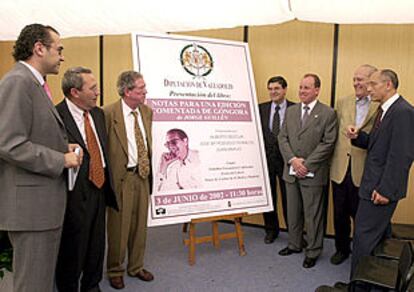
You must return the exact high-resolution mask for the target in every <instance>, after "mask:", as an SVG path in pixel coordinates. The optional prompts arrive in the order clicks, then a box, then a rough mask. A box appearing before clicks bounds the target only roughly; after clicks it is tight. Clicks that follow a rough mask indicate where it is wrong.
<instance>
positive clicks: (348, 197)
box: [332, 167, 359, 254]
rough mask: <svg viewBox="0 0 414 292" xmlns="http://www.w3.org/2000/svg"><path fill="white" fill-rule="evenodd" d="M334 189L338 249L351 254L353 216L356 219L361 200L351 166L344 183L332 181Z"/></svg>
mask: <svg viewBox="0 0 414 292" xmlns="http://www.w3.org/2000/svg"><path fill="white" fill-rule="evenodd" d="M332 190H333V204H334V228H335V247H336V251H338V252H342V253H344V254H349V253H350V251H351V248H350V246H351V237H350V236H351V218H352V219H353V220H354V221H355V216H356V212H357V209H358V202H359V196H358V191H359V188H358V187H356V186H355V185H354V183H353V182H352V176H351V171H350V167H348V171H347V172H346V175H345V178H344V180H343V181H342V183H340V184H337V183H335V182H332Z"/></svg>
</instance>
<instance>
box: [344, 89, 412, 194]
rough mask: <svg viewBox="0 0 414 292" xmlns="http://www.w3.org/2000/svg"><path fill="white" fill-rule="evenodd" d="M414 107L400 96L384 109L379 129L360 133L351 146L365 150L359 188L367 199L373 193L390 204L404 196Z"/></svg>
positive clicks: (409, 160) (409, 157)
mask: <svg viewBox="0 0 414 292" xmlns="http://www.w3.org/2000/svg"><path fill="white" fill-rule="evenodd" d="M413 127H414V108H413V107H412V106H411V105H410V104H409V103H408V102H407V101H406V100H405V99H404V98H403V97H402V96H400V97H399V98H398V99H397V100H396V101H395V102H394V103H393V104H392V105H391V107H390V108H389V109H388V110H387V112H386V113H385V115H384V117H383V118H382V121H381V125H380V127H379V128H378V129H376V130H373V131H371V133H370V134H368V133H366V132H360V134H359V135H358V138H357V139H354V140H352V144H353V145H355V146H358V147H363V148H366V149H367V158H366V160H365V168H364V174H363V176H362V182H361V186H360V189H359V196H360V197H361V198H362V199H366V200H370V199H371V195H372V191H373V190H376V191H377V192H379V193H380V194H381V195H383V196H385V197H387V198H388V199H389V200H390V201H398V200H400V199H402V198H404V197H405V196H406V192H407V181H408V176H409V172H410V167H411V163H412V162H413V159H414V135H413V133H412V131H413Z"/></svg>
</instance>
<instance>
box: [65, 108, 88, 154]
mask: <svg viewBox="0 0 414 292" xmlns="http://www.w3.org/2000/svg"><path fill="white" fill-rule="evenodd" d="M61 109H62V110H61V113H60V114H61V115H62V119H64V120H65V122H66V123H65V127H66V131H68V133H69V134H70V135H71V136H72V137H73V139H74V140H75V141H76V143H78V144H79V145H81V146H82V148H83V149H86V145H85V141H84V140H83V138H82V135H81V133H80V132H79V129H78V126H77V125H76V123H75V120H74V119H73V116H72V115H71V113H70V112H69V108H68V105H67V103H66V101H65V100H64V101H62V108H61Z"/></svg>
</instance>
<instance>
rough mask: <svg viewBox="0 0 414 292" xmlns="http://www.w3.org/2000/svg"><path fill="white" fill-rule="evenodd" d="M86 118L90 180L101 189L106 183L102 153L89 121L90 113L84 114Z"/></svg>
mask: <svg viewBox="0 0 414 292" xmlns="http://www.w3.org/2000/svg"><path fill="white" fill-rule="evenodd" d="M83 117H84V118H85V134H86V143H87V144H88V145H87V146H88V152H89V156H90V158H89V180H90V181H91V182H92V183H93V184H94V185H95V186H96V187H97V188H98V189H100V188H101V187H102V186H103V184H104V182H105V173H104V168H103V166H102V158H101V151H100V150H99V145H98V142H97V141H96V136H95V133H94V132H93V130H92V127H91V123H90V121H89V115H88V112H87V111H85V112H84V113H83Z"/></svg>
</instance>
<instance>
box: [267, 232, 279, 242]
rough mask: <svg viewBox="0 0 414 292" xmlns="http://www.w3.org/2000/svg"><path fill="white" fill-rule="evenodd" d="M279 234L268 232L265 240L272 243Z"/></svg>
mask: <svg viewBox="0 0 414 292" xmlns="http://www.w3.org/2000/svg"><path fill="white" fill-rule="evenodd" d="M278 235H279V234H277V233H276V232H272V231H271V232H266V236H265V238H264V242H265V243H266V244H271V243H273V242H274V241H275V240H276V238H277V237H278Z"/></svg>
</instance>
